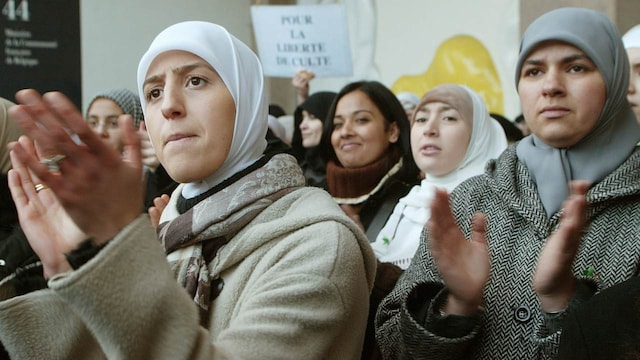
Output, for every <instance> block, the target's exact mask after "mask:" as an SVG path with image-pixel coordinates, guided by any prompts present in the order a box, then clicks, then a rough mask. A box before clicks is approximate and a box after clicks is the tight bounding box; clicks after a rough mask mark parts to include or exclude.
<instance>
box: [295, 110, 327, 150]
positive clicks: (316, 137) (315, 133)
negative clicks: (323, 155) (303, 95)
mask: <svg viewBox="0 0 640 360" xmlns="http://www.w3.org/2000/svg"><path fill="white" fill-rule="evenodd" d="M300 134H301V135H302V146H303V147H305V148H310V147H314V146H318V144H320V139H322V120H320V119H318V118H317V117H315V116H314V115H313V114H312V113H310V112H308V111H307V110H302V122H301V123H300Z"/></svg>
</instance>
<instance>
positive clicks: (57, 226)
mask: <svg viewBox="0 0 640 360" xmlns="http://www.w3.org/2000/svg"><path fill="white" fill-rule="evenodd" d="M18 212H19V217H20V225H21V226H22V229H23V231H24V233H25V235H26V237H27V239H29V244H30V245H31V247H32V248H33V251H35V252H36V254H38V256H39V257H40V258H42V257H43V256H48V254H65V253H68V252H69V251H71V250H73V249H74V248H75V247H76V246H77V244H78V243H79V242H81V241H82V240H83V239H85V238H86V235H85V234H84V232H82V230H80V228H78V226H77V225H76V224H75V223H74V222H73V220H72V219H71V218H70V217H69V215H68V214H67V212H66V211H65V210H64V209H63V208H62V206H61V205H60V202H59V201H58V199H57V198H56V197H55V195H54V194H53V191H51V190H48V189H47V190H42V191H40V192H39V193H38V194H37V198H34V199H32V200H31V201H30V202H29V203H28V204H26V205H25V206H22V207H21V208H20V209H19V211H18Z"/></svg>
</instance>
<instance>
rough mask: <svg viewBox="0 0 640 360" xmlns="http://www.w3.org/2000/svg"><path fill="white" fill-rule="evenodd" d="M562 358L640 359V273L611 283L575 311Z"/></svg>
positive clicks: (568, 321)
mask: <svg viewBox="0 0 640 360" xmlns="http://www.w3.org/2000/svg"><path fill="white" fill-rule="evenodd" d="M558 358H559V359H585V360H587V359H640V277H639V276H636V277H634V278H631V279H629V280H627V281H625V282H622V283H620V284H617V285H614V286H611V287H609V288H607V289H605V290H603V291H602V292H600V293H598V294H597V295H595V296H594V297H593V298H591V299H590V300H589V301H587V302H585V303H583V304H582V305H581V306H579V307H577V308H575V309H574V310H573V311H571V312H570V313H569V314H568V315H567V318H566V319H565V322H564V325H563V331H562V336H561V338H560V349H559V351H558Z"/></svg>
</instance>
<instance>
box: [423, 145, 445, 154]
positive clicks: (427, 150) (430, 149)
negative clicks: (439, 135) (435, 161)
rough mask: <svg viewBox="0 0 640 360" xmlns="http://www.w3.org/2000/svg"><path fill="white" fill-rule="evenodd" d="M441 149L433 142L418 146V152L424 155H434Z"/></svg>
mask: <svg viewBox="0 0 640 360" xmlns="http://www.w3.org/2000/svg"><path fill="white" fill-rule="evenodd" d="M441 151H442V148H440V147H439V146H437V145H434V144H424V145H422V146H421V147H420V154H422V155H425V156H430V155H435V154H438V153H440V152H441Z"/></svg>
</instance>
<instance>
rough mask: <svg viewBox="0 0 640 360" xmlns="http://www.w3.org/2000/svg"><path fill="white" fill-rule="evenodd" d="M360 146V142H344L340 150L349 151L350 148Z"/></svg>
mask: <svg viewBox="0 0 640 360" xmlns="http://www.w3.org/2000/svg"><path fill="white" fill-rule="evenodd" d="M358 146H360V144H358V143H352V142H349V143H344V144H342V145H340V150H342V151H349V150H353V149H355V148H357V147H358Z"/></svg>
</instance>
